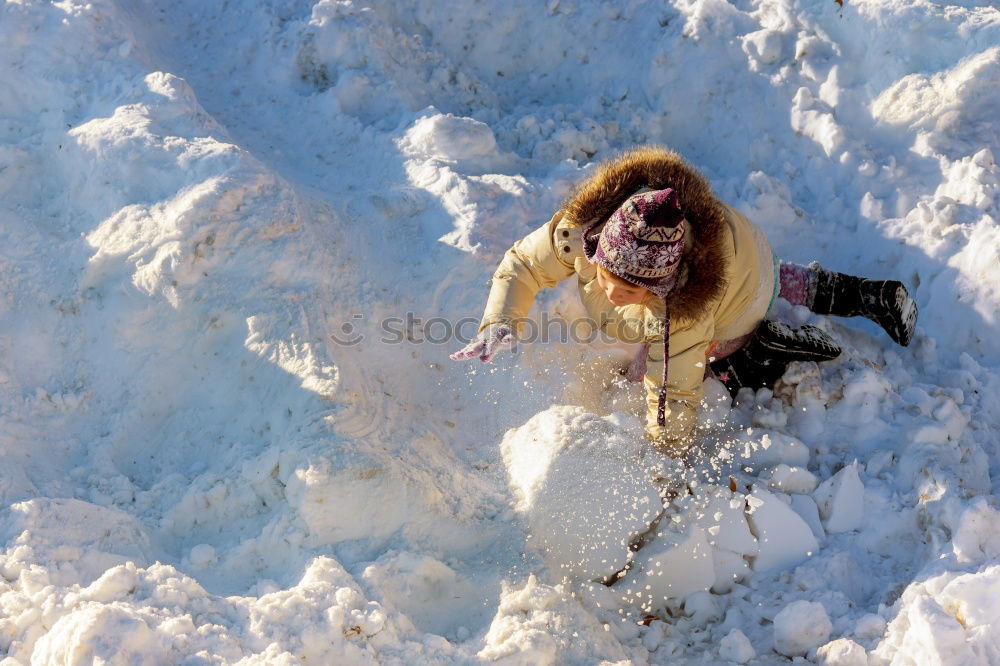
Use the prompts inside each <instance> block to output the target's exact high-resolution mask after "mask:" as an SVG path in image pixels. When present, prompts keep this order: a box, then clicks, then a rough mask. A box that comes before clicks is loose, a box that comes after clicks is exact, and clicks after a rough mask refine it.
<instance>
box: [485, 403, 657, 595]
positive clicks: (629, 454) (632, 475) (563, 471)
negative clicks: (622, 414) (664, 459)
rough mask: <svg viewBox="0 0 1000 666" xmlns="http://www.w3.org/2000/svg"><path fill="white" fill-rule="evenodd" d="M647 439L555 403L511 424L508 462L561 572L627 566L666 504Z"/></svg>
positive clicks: (536, 534) (523, 505)
mask: <svg viewBox="0 0 1000 666" xmlns="http://www.w3.org/2000/svg"><path fill="white" fill-rule="evenodd" d="M643 443H644V441H643V439H642V437H641V435H640V434H639V432H638V431H622V430H621V429H619V428H616V427H615V426H614V425H612V424H611V423H610V422H609V421H608V420H606V419H602V418H599V417H597V416H595V415H593V414H589V413H588V412H586V411H585V410H583V409H582V408H580V407H563V406H557V407H551V408H549V409H547V410H545V411H544V412H540V413H538V414H536V415H535V416H533V417H532V418H531V420H529V421H528V422H527V423H525V424H524V425H523V426H521V427H519V428H514V429H512V430H510V431H508V432H507V434H506V435H505V436H504V439H503V442H502V443H501V446H500V450H501V452H502V454H503V460H504V464H505V465H506V467H507V473H508V475H509V477H510V483H511V486H512V487H513V489H514V492H515V494H516V496H517V500H518V501H517V506H516V509H517V510H518V511H519V512H521V513H522V514H524V516H525V518H526V519H527V523H528V526H529V528H530V530H531V534H532V539H533V541H534V545H535V547H536V548H537V549H538V550H539V551H540V552H541V554H542V555H543V557H544V558H545V560H546V562H547V563H548V564H549V566H550V567H552V569H553V570H554V571H555V572H556V574H557V575H566V576H569V577H571V578H576V579H583V580H593V579H598V578H603V577H606V576H609V575H611V574H614V573H616V572H617V571H620V570H621V569H622V568H623V567H624V566H625V564H626V563H627V562H628V558H629V550H628V544H629V542H630V541H631V540H632V538H633V537H634V536H636V535H638V534H641V533H642V532H644V531H645V530H646V529H647V528H648V527H649V525H650V523H651V522H652V521H653V519H655V518H656V516H658V515H659V514H660V513H661V512H662V504H661V501H660V497H659V495H658V494H657V491H656V486H655V485H654V484H653V482H652V480H651V478H650V476H649V475H648V474H647V472H646V471H645V470H644V469H643V467H642V466H641V465H640V463H639V457H638V456H639V452H640V447H641V446H642V445H643Z"/></svg>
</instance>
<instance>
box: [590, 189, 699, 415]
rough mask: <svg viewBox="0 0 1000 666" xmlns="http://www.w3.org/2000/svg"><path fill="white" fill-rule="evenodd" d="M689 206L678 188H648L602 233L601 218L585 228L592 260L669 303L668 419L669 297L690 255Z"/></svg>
mask: <svg viewBox="0 0 1000 666" xmlns="http://www.w3.org/2000/svg"><path fill="white" fill-rule="evenodd" d="M683 223H684V212H683V211H681V209H680V207H679V206H678V204H677V192H676V191H674V190H673V189H671V188H667V189H664V190H648V189H647V190H644V191H640V192H638V193H636V194H633V195H632V196H630V197H629V198H628V199H626V200H625V203H623V204H622V205H621V206H620V207H619V208H618V210H616V211H615V212H614V213H612V214H611V217H610V218H608V221H607V223H606V224H605V225H604V228H603V229H602V230H601V232H600V233H599V234H597V233H593V231H594V228H595V227H596V226H597V224H599V223H595V224H591V225H590V226H588V227H587V228H585V229H584V230H583V252H584V254H585V255H586V257H587V259H588V261H590V262H591V263H594V264H598V265H600V266H603V267H604V268H605V269H607V270H608V271H610V272H611V273H613V274H614V275H616V276H618V277H619V278H621V279H622V280H625V281H626V282H630V283H632V284H635V285H638V286H640V287H645V288H646V289H649V290H650V291H651V292H653V293H654V294H656V295H657V296H659V297H660V298H662V299H663V300H664V302H665V303H666V305H667V309H666V314H665V315H664V317H663V378H662V379H663V381H662V384H661V386H660V400H659V405H658V408H657V414H656V422H657V424H659V425H660V426H661V427H662V426H665V425H666V419H665V414H666V399H667V394H666V391H667V364H668V362H669V359H670V307H669V302H668V301H667V297H668V296H669V295H670V292H672V291H673V290H674V287H675V286H676V285H677V277H678V276H677V268H678V267H679V266H680V262H681V258H682V257H683V256H684V224H683Z"/></svg>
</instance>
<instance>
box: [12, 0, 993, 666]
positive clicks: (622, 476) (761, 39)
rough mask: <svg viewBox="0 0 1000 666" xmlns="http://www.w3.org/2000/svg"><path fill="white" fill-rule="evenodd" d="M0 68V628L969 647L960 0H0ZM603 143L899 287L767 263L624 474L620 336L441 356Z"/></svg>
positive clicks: (967, 64) (972, 55)
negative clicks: (688, 436)
mask: <svg viewBox="0 0 1000 666" xmlns="http://www.w3.org/2000/svg"><path fill="white" fill-rule="evenodd" d="M0 83H2V87H3V90H4V91H5V94H4V95H0V461H2V463H0V497H2V501H3V503H2V506H0V664H2V665H3V666H15V665H17V664H33V665H42V664H91V663H106V664H133V663H190V664H195V663H199V664H201V663H245V664H255V663H256V664H297V663H304V662H310V663H344V664H365V663H381V664H415V663H422V664H423V663H426V664H455V663H462V664H465V663H491V662H497V663H503V664H596V663H619V664H622V663H635V664H667V663H669V664H701V663H724V662H732V663H738V664H783V663H789V659H794V660H796V662H798V663H801V661H802V660H806V661H809V662H813V663H817V664H833V665H839V666H854V665H860V664H869V665H890V664H891V665H894V666H903V665H907V664H914V665H926V664H949V665H950V664H956V665H957V664H962V665H963V666H964V665H978V664H982V665H989V664H995V663H998V662H1000V633H998V632H997V631H996V630H995V627H996V626H997V624H998V622H1000V487H998V485H997V483H996V482H995V481H994V479H995V478H1000V476H998V475H1000V378H998V369H1000V342H998V340H1000V320H998V315H997V313H998V312H1000V261H998V259H1000V214H998V205H1000V169H998V167H997V164H996V161H995V158H996V156H997V155H998V154H1000V129H998V128H1000V125H998V124H997V122H996V113H997V109H998V108H1000V10H998V9H997V8H996V7H992V6H988V4H987V5H986V6H983V5H982V3H974V2H960V1H959V0H956V2H955V4H951V5H948V4H941V3H931V2H929V1H927V0H909V1H903V0H857V1H855V0H845V2H843V3H840V2H835V1H834V0H829V1H823V2H812V3H796V2H790V1H788V0H732V1H731V2H725V1H724V0H672V1H671V2H669V3H661V2H648V1H646V0H634V1H630V2H627V3H614V2H596V1H594V2H588V1H584V0H549V1H548V2H546V3H538V2H528V1H527V0H510V1H508V2H503V3H487V2H457V1H450V0H449V1H447V2H441V1H438V2H434V1H429V0H416V1H414V2H407V3H399V2H366V1H364V0H271V1H270V2H264V3H261V2H250V1H249V0H229V2H226V3H204V2H195V1H193V0H180V1H178V2H173V3H156V2H153V1H152V0H135V1H132V2H124V1H122V0H90V1H88V2H84V1H83V0H61V1H60V2H43V1H41V0H7V1H6V2H4V3H3V5H0ZM644 143H659V144H663V145H667V146H670V147H671V148H674V149H676V150H678V151H679V152H681V153H682V154H683V155H684V156H685V157H686V158H687V159H688V160H690V161H691V163H692V164H694V165H695V166H697V167H698V168H700V169H701V170H703V171H704V172H705V174H706V175H707V176H708V177H709V178H710V180H711V182H712V184H713V186H714V188H715V189H716V192H717V194H718V195H719V196H720V198H722V199H723V200H725V201H727V202H729V203H731V204H733V205H734V206H737V207H738V208H739V209H740V210H742V211H743V212H745V213H746V214H747V215H748V216H750V217H751V218H752V219H753V220H754V221H755V222H756V223H757V224H759V225H760V226H761V227H762V228H763V229H764V230H765V231H766V232H767V234H768V237H769V239H770V241H771V243H772V245H773V246H774V247H775V249H776V251H777V252H778V253H779V254H780V256H782V257H783V258H785V259H788V260H791V261H796V262H800V263H804V262H807V261H810V260H814V259H815V260H818V261H820V262H821V263H823V264H824V265H826V266H828V267H831V268H834V269H837V270H842V271H846V272H853V273H857V274H863V275H865V276H869V277H875V278H898V279H901V280H903V281H905V282H906V283H907V285H908V286H909V288H910V291H911V294H912V295H913V296H914V298H915V300H916V302H917V304H918V305H919V308H920V319H919V322H918V330H917V335H916V337H915V339H914V341H913V343H912V344H911V345H910V346H909V347H907V348H902V347H897V346H895V345H893V344H892V342H891V341H890V340H889V339H888V337H887V336H886V335H885V334H884V333H883V332H882V331H881V330H880V329H879V328H878V327H877V326H875V325H874V324H872V323H870V322H867V321H862V320H857V319H852V320H845V319H835V318H828V317H820V316H816V315H813V314H811V313H809V312H807V311H806V310H805V309H804V308H801V307H792V306H790V305H788V304H787V303H779V307H780V309H781V315H782V317H783V318H784V319H786V320H787V321H789V322H792V323H795V324H802V323H809V324H812V325H815V326H818V327H820V328H822V329H823V330H825V331H827V332H829V333H830V334H831V335H833V336H834V337H835V338H836V340H837V341H838V343H839V344H840V345H841V346H842V347H843V348H844V354H843V355H842V356H841V357H840V358H838V359H837V360H835V361H832V362H828V363H824V364H822V365H820V366H817V365H815V364H808V363H803V364H796V365H795V366H793V367H792V368H790V369H789V371H788V373H786V375H785V377H784V378H783V380H782V382H780V383H779V385H778V386H776V387H775V390H774V391H770V390H761V391H759V392H757V394H756V395H754V394H752V393H751V392H749V391H744V392H742V393H741V394H740V396H739V397H738V399H737V400H736V402H735V403H734V404H732V405H730V403H729V400H728V395H727V394H726V393H725V389H724V388H722V386H721V384H719V383H718V382H716V381H714V380H707V382H706V396H707V398H706V404H705V405H704V408H703V409H702V415H701V419H702V420H701V428H700V430H699V433H700V434H699V441H698V446H699V447H700V449H701V451H702V456H701V457H700V458H699V462H698V464H697V465H696V466H695V469H693V470H690V472H683V473H682V474H686V475H687V476H686V477H684V480H685V483H686V484H687V486H688V487H690V489H691V490H690V492H689V493H688V494H682V495H680V496H679V497H677V498H676V499H675V500H674V501H671V502H669V504H668V507H667V508H666V509H665V510H664V509H663V505H662V502H661V499H660V496H659V493H660V490H661V489H660V488H659V487H658V484H657V482H656V481H655V479H656V477H657V474H660V473H661V472H662V473H664V474H665V475H666V476H667V477H670V475H673V474H678V473H681V472H678V471H677V470H676V469H672V468H670V466H669V464H668V463H667V462H666V461H663V460H656V459H655V456H653V455H652V454H650V453H649V447H648V446H647V445H646V444H645V442H644V441H643V440H642V437H641V430H642V429H641V426H640V422H639V420H638V418H637V416H638V415H641V414H642V409H643V405H642V395H641V387H638V386H637V385H635V384H629V383H628V382H627V381H625V380H624V378H623V377H622V376H621V374H620V371H621V369H622V368H623V367H624V365H625V364H627V362H628V359H629V358H631V357H632V355H633V354H634V349H630V348H628V346H626V345H614V344H607V343H605V342H602V341H595V342H593V343H592V344H584V343H581V342H574V341H563V342H560V341H558V340H536V341H530V342H526V343H523V344H520V345H519V346H518V348H517V350H516V351H515V352H514V353H502V354H501V355H500V356H498V358H497V360H496V362H495V363H492V364H488V365H486V364H478V363H475V364H457V363H452V362H451V361H449V360H448V354H449V353H450V352H453V351H455V350H457V349H458V348H460V347H461V346H462V344H464V342H466V341H468V339H469V337H470V336H471V335H473V334H474V332H475V330H476V327H477V323H478V322H477V318H478V315H479V314H480V313H481V309H482V305H483V302H484V299H485V296H486V293H487V291H488V281H489V277H490V275H491V273H492V271H493V268H494V266H495V265H496V263H497V262H498V260H499V258H500V256H501V255H502V253H503V252H504V251H505V250H506V249H507V247H509V246H510V244H511V243H512V242H513V241H515V240H517V239H518V238H520V237H522V236H523V235H525V234H526V233H528V232H529V231H530V230H532V229H534V228H536V227H537V226H538V225H539V224H541V223H542V222H544V221H545V220H547V219H548V218H549V216H550V215H551V213H552V212H553V211H554V210H555V209H556V208H557V207H558V205H559V202H560V201H561V200H562V198H563V197H564V196H565V195H566V193H567V192H568V191H569V189H570V188H571V187H572V186H573V184H574V183H575V182H577V181H578V180H579V179H580V178H581V177H583V176H585V175H586V174H587V173H588V172H589V170H590V169H592V168H593V165H595V164H596V163H598V162H600V161H601V160H603V159H607V158H609V157H611V156H613V155H614V154H615V153H616V151H618V150H622V149H626V148H629V147H632V146H635V145H639V144H644ZM534 312H535V315H536V316H537V317H538V318H539V320H541V318H542V317H543V315H544V316H545V317H548V318H549V320H550V321H551V320H553V319H555V320H558V319H560V318H561V319H562V320H564V321H571V320H573V319H574V318H575V317H577V316H579V315H580V314H581V312H582V307H581V305H580V304H579V302H578V301H577V299H576V295H575V288H574V286H573V285H563V286H561V287H560V288H559V289H556V290H553V291H552V292H549V293H545V294H543V295H542V296H541V297H540V299H539V302H538V305H537V308H536V310H535V311H534Z"/></svg>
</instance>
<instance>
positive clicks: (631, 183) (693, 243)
mask: <svg viewBox="0 0 1000 666" xmlns="http://www.w3.org/2000/svg"><path fill="white" fill-rule="evenodd" d="M643 187H649V188H651V189H654V190H659V189H663V188H666V187H671V188H673V189H674V190H676V191H677V194H678V199H679V203H680V207H681V210H683V211H684V216H685V218H686V219H687V221H688V223H689V224H690V230H691V233H690V234H689V239H690V240H689V242H688V243H687V246H686V247H685V250H684V258H683V259H682V260H681V266H680V269H679V270H680V282H679V283H678V286H677V288H676V290H675V291H674V293H673V294H671V296H670V298H669V301H668V304H669V308H670V312H671V315H672V316H674V317H680V318H682V319H695V318H699V317H702V316H704V315H705V314H706V312H707V310H708V308H709V307H710V306H711V304H712V302H713V301H715V300H717V299H719V298H720V297H721V296H722V294H723V292H724V291H725V289H726V275H727V274H728V272H729V271H728V270H727V267H728V262H729V257H727V256H726V252H725V251H724V246H723V242H722V239H723V234H724V233H725V232H726V214H725V211H724V209H723V207H722V204H721V203H720V202H719V200H718V199H717V198H716V197H715V194H714V193H713V192H712V188H711V187H710V186H709V184H708V181H707V180H706V179H705V177H704V176H702V175H701V174H700V173H698V171H697V170H696V169H695V168H694V167H692V166H690V165H689V164H687V163H686V162H685V161H684V160H683V158H681V156H680V155H678V154H677V153H675V152H673V151H671V150H667V149H665V148H661V147H659V146H646V147H643V148H636V149H633V150H629V151H627V152H625V153H622V154H621V155H619V156H618V157H615V158H613V159H611V160H608V161H607V162H604V163H603V164H601V165H600V166H599V167H598V168H597V171H596V173H594V174H593V175H592V176H590V177H588V178H587V179H586V180H584V181H583V182H581V183H580V184H579V185H578V186H577V187H576V188H575V189H574V191H573V192H572V193H571V194H570V196H569V197H568V198H567V200H566V201H565V203H564V204H563V210H564V212H565V214H566V218H568V220H569V221H571V222H572V223H573V224H574V225H576V226H584V225H587V224H590V223H592V222H598V221H601V220H606V219H607V218H608V217H609V216H610V215H611V213H613V212H614V211H615V210H616V209H617V208H618V207H619V206H621V204H622V203H624V202H625V200H626V199H627V198H628V197H629V196H630V195H632V194H634V193H635V192H636V190H639V189H640V188H643Z"/></svg>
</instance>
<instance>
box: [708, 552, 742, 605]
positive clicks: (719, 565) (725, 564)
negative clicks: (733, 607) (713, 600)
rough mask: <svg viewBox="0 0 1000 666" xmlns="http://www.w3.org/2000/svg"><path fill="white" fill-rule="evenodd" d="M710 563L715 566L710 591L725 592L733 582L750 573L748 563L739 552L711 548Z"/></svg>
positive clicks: (737, 581)
mask: <svg viewBox="0 0 1000 666" xmlns="http://www.w3.org/2000/svg"><path fill="white" fill-rule="evenodd" d="M712 565H713V566H714V567H715V583H714V584H713V585H712V592H715V593H716V594H725V593H726V592H728V591H729V590H731V589H733V583H739V582H740V581H742V580H743V579H745V578H746V577H747V576H749V575H750V563H749V562H747V559H746V558H745V557H744V556H742V555H740V554H739V553H733V552H730V551H728V550H720V549H719V548H713V549H712Z"/></svg>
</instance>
